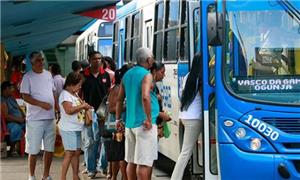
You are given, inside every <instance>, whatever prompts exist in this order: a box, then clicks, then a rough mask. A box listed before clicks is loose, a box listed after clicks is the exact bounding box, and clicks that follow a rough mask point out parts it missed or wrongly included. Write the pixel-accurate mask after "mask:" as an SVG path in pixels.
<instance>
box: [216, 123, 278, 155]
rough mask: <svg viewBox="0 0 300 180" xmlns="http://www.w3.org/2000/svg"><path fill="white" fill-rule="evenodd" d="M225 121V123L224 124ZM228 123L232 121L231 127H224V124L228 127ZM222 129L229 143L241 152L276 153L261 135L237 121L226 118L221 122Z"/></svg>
mask: <svg viewBox="0 0 300 180" xmlns="http://www.w3.org/2000/svg"><path fill="white" fill-rule="evenodd" d="M224 119H225V118H224ZM226 121H227V123H225V122H226ZM228 121H232V123H229V124H233V125H232V126H226V124H227V125H228ZM223 129H224V130H225V132H226V133H227V135H228V136H229V137H230V140H231V142H232V143H234V144H235V145H236V146H237V147H238V148H239V149H241V150H244V151H246V152H255V153H274V152H276V151H275V149H274V148H273V147H272V145H271V143H270V142H269V141H268V140H267V139H266V138H265V137H264V136H263V135H262V134H260V133H259V132H257V131H255V130H254V129H252V128H251V127H248V126H246V125H245V124H243V123H242V122H239V121H238V120H235V119H229V118H226V119H225V120H224V122H223ZM221 132H222V131H221ZM225 137H226V136H225ZM229 142H230V141H229Z"/></svg>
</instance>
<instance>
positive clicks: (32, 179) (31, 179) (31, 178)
mask: <svg viewBox="0 0 300 180" xmlns="http://www.w3.org/2000/svg"><path fill="white" fill-rule="evenodd" d="M28 180H36V178H35V176H30V177H29V178H28Z"/></svg>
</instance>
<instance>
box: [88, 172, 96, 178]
mask: <svg viewBox="0 0 300 180" xmlns="http://www.w3.org/2000/svg"><path fill="white" fill-rule="evenodd" d="M95 176H96V173H94V172H89V173H88V177H89V178H90V179H93V178H95Z"/></svg>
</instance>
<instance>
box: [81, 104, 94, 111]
mask: <svg viewBox="0 0 300 180" xmlns="http://www.w3.org/2000/svg"><path fill="white" fill-rule="evenodd" d="M81 106H82V108H83V109H85V110H88V109H91V108H92V106H90V105H89V104H88V103H86V102H83V104H81Z"/></svg>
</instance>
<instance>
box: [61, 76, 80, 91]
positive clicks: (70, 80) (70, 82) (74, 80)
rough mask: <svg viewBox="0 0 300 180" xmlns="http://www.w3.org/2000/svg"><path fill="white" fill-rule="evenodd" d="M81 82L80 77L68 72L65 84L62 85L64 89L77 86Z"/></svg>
mask: <svg viewBox="0 0 300 180" xmlns="http://www.w3.org/2000/svg"><path fill="white" fill-rule="evenodd" d="M81 80H82V75H81V74H80V73H76V72H70V73H69V74H68V76H67V78H66V82H65V84H64V89H66V87H68V86H74V85H76V84H78V83H79V82H80V81H81Z"/></svg>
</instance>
